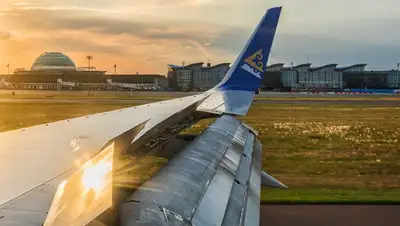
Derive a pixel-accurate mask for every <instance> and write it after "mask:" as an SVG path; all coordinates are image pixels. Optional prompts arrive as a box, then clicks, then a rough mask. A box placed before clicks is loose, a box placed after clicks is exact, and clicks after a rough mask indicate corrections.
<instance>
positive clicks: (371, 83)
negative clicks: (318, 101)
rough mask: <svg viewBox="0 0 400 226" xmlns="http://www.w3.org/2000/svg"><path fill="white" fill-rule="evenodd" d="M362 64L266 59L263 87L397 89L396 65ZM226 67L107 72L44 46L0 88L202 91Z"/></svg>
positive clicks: (4, 79)
mask: <svg viewBox="0 0 400 226" xmlns="http://www.w3.org/2000/svg"><path fill="white" fill-rule="evenodd" d="M366 66H367V65H366V64H355V65H351V66H347V67H338V64H327V65H324V66H319V67H313V66H312V64H310V63H306V64H300V65H296V66H294V65H292V66H290V67H285V64H283V63H279V64H273V65H269V66H268V67H266V69H265V72H264V73H265V74H264V75H265V76H264V80H263V82H262V85H261V89H263V90H276V91H344V90H346V89H400V72H399V71H398V70H385V71H367V70H365V67H366ZM229 68H230V64H229V63H221V64H216V65H213V66H212V65H211V64H210V63H207V64H206V65H205V64H204V63H203V62H199V63H193V64H189V65H182V66H179V65H174V64H169V65H168V72H167V76H163V75H158V74H139V73H136V74H120V75H107V74H106V71H102V70H97V69H96V68H95V67H77V66H76V64H75V63H74V62H73V61H72V60H71V59H70V58H69V57H68V56H66V55H64V54H62V53H58V52H46V53H43V54H42V55H40V56H39V57H38V58H37V59H36V60H35V62H34V63H33V64H32V67H31V68H30V69H29V70H26V69H24V68H20V69H16V70H15V72H14V73H13V74H11V75H0V89H38V90H63V89H68V90H87V89H92V90H167V89H168V90H175V91H203V90H208V89H210V88H212V87H214V86H215V85H217V84H218V83H219V82H220V81H221V80H222V79H223V78H224V76H225V74H226V73H227V72H228V70H229Z"/></svg>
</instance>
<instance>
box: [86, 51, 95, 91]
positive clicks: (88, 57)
mask: <svg viewBox="0 0 400 226" xmlns="http://www.w3.org/2000/svg"><path fill="white" fill-rule="evenodd" d="M86 59H88V70H89V71H90V61H91V60H93V56H90V55H88V56H86ZM88 76H89V78H88V83H89V84H88V96H90V74H89V75H88Z"/></svg>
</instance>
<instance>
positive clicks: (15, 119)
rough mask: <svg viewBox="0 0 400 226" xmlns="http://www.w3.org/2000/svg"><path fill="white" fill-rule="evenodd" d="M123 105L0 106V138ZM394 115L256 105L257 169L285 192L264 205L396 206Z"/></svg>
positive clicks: (265, 193)
mask: <svg viewBox="0 0 400 226" xmlns="http://www.w3.org/2000/svg"><path fill="white" fill-rule="evenodd" d="M141 103H142V102H141ZM127 106H132V104H121V103H117V104H116V103H91V104H88V103H82V104H69V103H68V104H67V103H60V104H55V103H0V131H7V130H11V129H17V128H22V127H26V126H32V125H35V124H41V123H46V122H51V121H57V120H61V119H66V118H72V117H77V116H81V115H87V114H91V113H96V112H103V111H108V110H114V109H118V108H123V107H127ZM399 110H400V108H398V107H397V108H396V107H361V106H348V105H346V106H328V105H324V106H292V105H284V104H282V105H265V104H254V105H253V107H252V108H251V110H250V112H249V114H248V116H247V117H245V118H243V120H244V121H246V122H247V123H249V124H251V125H252V126H253V127H254V128H255V129H257V130H258V131H259V133H260V136H259V139H260V141H261V142H262V144H263V149H264V150H263V169H264V170H266V171H268V172H269V173H271V174H272V175H273V176H275V177H276V178H278V179H279V180H280V181H282V182H283V183H285V184H286V185H287V186H289V189H288V190H273V189H263V190H262V200H263V201H265V202H333V203H334V202H365V203H382V202H385V203H387V202H398V203H400V161H399V160H400V148H399V145H400V141H399V140H400V111H399ZM208 123H210V120H206V121H202V122H200V123H199V124H197V125H195V126H194V127H193V128H191V129H190V130H189V131H190V132H200V131H201V130H202V129H203V128H205V127H206V125H207V124H208Z"/></svg>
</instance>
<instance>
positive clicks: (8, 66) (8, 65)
mask: <svg viewBox="0 0 400 226" xmlns="http://www.w3.org/2000/svg"><path fill="white" fill-rule="evenodd" d="M7 75H8V76H10V64H7Z"/></svg>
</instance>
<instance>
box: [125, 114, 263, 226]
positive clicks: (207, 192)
mask: <svg viewBox="0 0 400 226" xmlns="http://www.w3.org/2000/svg"><path fill="white" fill-rule="evenodd" d="M247 127H248V125H246V126H244V125H243V124H241V123H240V122H239V121H238V120H237V119H235V118H233V117H232V116H226V115H225V116H221V117H220V118H218V119H217V120H216V121H215V122H214V123H213V124H212V125H211V126H209V127H208V128H207V129H206V130H205V131H204V132H203V133H202V134H201V135H199V136H198V137H197V138H196V139H195V140H194V141H193V142H192V143H191V144H189V145H188V146H187V147H186V148H185V149H184V150H183V151H182V152H181V153H180V154H179V155H178V156H176V157H175V158H174V159H173V160H171V161H170V162H169V163H168V164H167V166H166V167H165V168H163V169H162V170H160V171H159V172H158V173H157V174H156V175H155V176H154V177H153V178H152V179H150V180H149V181H147V182H146V183H145V184H144V185H143V186H142V187H140V188H139V189H138V190H137V191H136V192H134V193H133V194H132V195H131V196H130V197H129V198H128V199H127V200H126V201H125V202H124V204H122V207H121V212H120V217H121V221H120V222H121V225H122V226H130V225H169V224H168V222H170V221H171V222H173V221H175V220H177V219H180V220H179V222H180V223H179V225H258V220H259V217H257V215H254V214H253V213H250V212H246V210H247V208H248V209H256V208H257V207H259V202H260V183H261V178H260V177H261V175H260V168H261V145H260V143H259V142H258V141H257V139H256V138H255V135H254V134H253V133H252V132H251V130H249V129H248V128H247ZM257 145H258V146H257ZM254 150H256V151H254ZM210 207H212V208H210ZM257 212H258V209H257ZM247 214H251V215H252V217H251V220H248V221H249V222H250V223H248V224H247V223H246V216H247ZM254 216H255V217H256V218H254Z"/></svg>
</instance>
